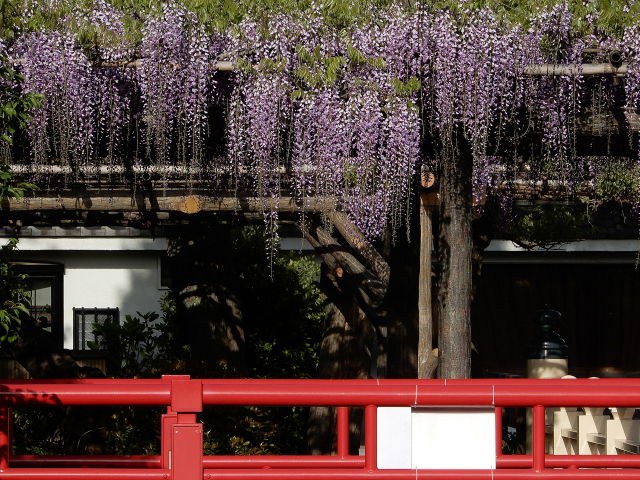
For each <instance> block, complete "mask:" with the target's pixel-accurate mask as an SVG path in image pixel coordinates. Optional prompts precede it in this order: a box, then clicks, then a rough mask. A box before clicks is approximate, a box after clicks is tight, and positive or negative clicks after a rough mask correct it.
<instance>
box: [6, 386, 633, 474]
mask: <svg viewBox="0 0 640 480" xmlns="http://www.w3.org/2000/svg"><path fill="white" fill-rule="evenodd" d="M38 405H148V406H149V405H151V406H153V405H156V406H157V405H160V406H166V407H167V413H165V414H163V415H162V417H161V419H160V422H161V447H160V450H161V451H160V455H157V456H34V455H29V456H27V455H13V454H12V452H11V407H13V406H34V407H37V406H38ZM203 405H265V406H266V405H268V406H335V407H338V409H337V412H338V413H337V427H336V431H337V439H336V450H337V451H336V454H335V455H332V456H310V455H307V456H299V455H296V456H293V455H291V456H286V455H279V456H203V454H202V436H203V434H202V425H201V424H200V423H198V422H197V421H196V415H197V413H199V412H201V411H202V408H203ZM417 405H419V406H489V407H493V408H495V410H496V469H494V470H413V469H411V470H409V469H407V470H379V469H378V468H377V458H376V454H377V445H376V442H377V425H376V421H377V408H378V407H379V406H405V407H406V406H417ZM563 406H583V407H586V406H589V407H613V406H616V407H634V406H640V379H607V380H591V379H589V380H527V379H517V380H485V379H478V380H448V381H446V380H192V379H190V378H189V377H188V376H165V377H163V378H162V379H160V380H49V381H45V380H32V381H24V380H20V381H10V380H6V381H3V382H2V383H0V480H8V479H31V480H38V479H47V480H53V479H73V478H82V479H88V480H102V479H104V480H106V479H113V480H115V479H118V480H128V479H132V480H133V479H150V480H151V479H153V480H155V479H158V480H160V479H162V480H202V479H206V480H209V479H211V480H213V479H221V480H231V479H244V480H266V479H284V480H293V479H301V480H302V479H304V480H316V479H317V480H320V479H334V480H357V479H363V480H364V479H374V478H380V479H383V478H384V479H394V480H414V479H422V478H424V479H430V480H453V479H459V480H494V479H496V480H497V479H505V480H529V479H531V480H534V479H566V480H581V479H585V480H587V479H594V480H595V479H605V478H624V479H638V480H640V456H636V455H616V456H606V455H598V456H596V455H575V456H574V455H563V456H560V455H545V407H563ZM349 407H364V412H365V421H364V430H365V455H364V456H353V455H349V445H348V428H349V424H348V408H349ZM504 407H531V408H532V409H533V443H532V445H533V452H532V454H531V455H503V454H502V451H501V445H502V436H501V435H502V408H504ZM612 468H613V469H614V470H611V469H612Z"/></svg>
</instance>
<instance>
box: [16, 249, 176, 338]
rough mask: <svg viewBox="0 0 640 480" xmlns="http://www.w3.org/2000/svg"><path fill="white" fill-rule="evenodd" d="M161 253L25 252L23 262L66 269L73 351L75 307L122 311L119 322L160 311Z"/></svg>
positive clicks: (67, 316)
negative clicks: (130, 317)
mask: <svg viewBox="0 0 640 480" xmlns="http://www.w3.org/2000/svg"><path fill="white" fill-rule="evenodd" d="M160 253H161V252H160V251H148V250H147V251H42V250H39V251H25V249H24V248H21V253H20V260H33V261H41V262H56V263H61V264H63V265H64V267H65V274H64V280H63V283H64V285H63V290H64V300H63V302H64V304H63V309H64V347H65V348H73V309H74V308H81V307H85V308H94V307H98V308H107V307H108V308H114V307H117V308H119V309H120V319H121V320H123V319H124V318H125V315H127V314H129V315H135V314H136V312H141V313H145V312H150V311H155V312H160V299H161V297H162V295H163V294H164V293H165V292H166V289H164V288H161V287H160V262H159V256H160Z"/></svg>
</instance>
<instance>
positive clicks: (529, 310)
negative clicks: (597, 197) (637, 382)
mask: <svg viewBox="0 0 640 480" xmlns="http://www.w3.org/2000/svg"><path fill="white" fill-rule="evenodd" d="M545 304H547V305H549V306H550V307H551V308H553V309H556V310H559V311H560V312H561V313H562V315H563V325H562V329H561V330H562V334H563V336H564V337H565V339H566V340H567V343H568V344H569V348H570V358H569V370H570V373H572V374H574V375H576V376H581V377H582V376H589V375H596V376H605V375H606V371H603V368H605V367H607V368H609V367H610V371H611V372H614V373H617V372H618V371H619V370H620V371H621V373H624V374H625V375H627V376H640V270H638V269H637V268H636V266H635V265H634V264H633V263H627V264H487V265H484V266H483V269H482V276H481V280H480V282H479V285H478V288H477V290H476V294H475V299H474V304H473V310H472V322H473V323H472V324H473V332H472V336H473V342H474V345H475V347H476V349H477V354H476V355H475V358H474V376H480V375H492V374H495V373H516V374H523V373H524V369H525V363H526V355H527V345H528V343H529V342H530V341H531V339H532V337H533V336H534V335H535V325H534V323H533V316H534V313H535V311H536V310H538V309H540V308H543V307H544V305H545Z"/></svg>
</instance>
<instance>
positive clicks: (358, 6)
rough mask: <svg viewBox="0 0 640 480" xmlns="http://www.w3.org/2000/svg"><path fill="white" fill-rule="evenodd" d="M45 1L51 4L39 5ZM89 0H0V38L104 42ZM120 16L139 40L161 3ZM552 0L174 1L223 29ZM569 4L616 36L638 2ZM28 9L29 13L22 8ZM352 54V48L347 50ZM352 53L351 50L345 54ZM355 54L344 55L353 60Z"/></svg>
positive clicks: (519, 6)
mask: <svg viewBox="0 0 640 480" xmlns="http://www.w3.org/2000/svg"><path fill="white" fill-rule="evenodd" d="M45 3H46V4H51V3H53V6H51V5H47V6H46V7H44V6H43V5H44V4H45ZM93 3H94V2H93V0H58V1H56V2H44V0H0V38H4V39H11V38H12V37H13V36H14V34H15V32H16V31H18V30H21V31H37V30H41V29H49V28H57V27H59V26H60V25H61V24H64V25H66V26H67V27H68V28H71V29H72V31H74V32H75V33H78V34H79V36H80V37H81V38H82V39H83V40H84V41H85V42H86V43H87V47H88V48H90V47H91V46H92V45H95V43H96V42H109V41H110V39H109V33H106V32H101V31H95V27H92V26H91V25H89V24H87V23H86V22H83V21H82V18H81V16H78V15H77V12H78V11H82V10H85V11H87V10H89V9H91V8H92V6H93ZM110 3H111V4H112V5H114V6H115V7H116V8H118V9H119V10H121V11H122V12H123V13H124V14H125V15H126V16H125V25H126V28H125V30H126V34H125V37H126V39H127V40H128V41H131V42H134V43H135V42H136V41H137V40H139V38H140V36H141V34H140V31H141V29H142V24H143V20H144V18H145V17H147V16H148V15H156V14H158V12H159V11H160V10H161V5H162V3H161V2H156V1H152V0H110ZM556 3H557V2H556V0H467V1H462V2H461V1H459V0H416V1H400V0H328V1H324V2H312V1H311V0H181V1H180V4H182V5H184V6H185V7H186V8H188V9H189V10H191V11H193V12H194V13H195V14H196V15H197V16H198V18H199V19H200V20H201V21H202V22H203V23H204V24H205V25H207V26H208V27H209V28H210V29H211V30H212V31H213V30H215V31H223V30H228V29H229V28H233V27H234V26H236V25H238V23H239V22H240V21H242V20H243V19H244V18H247V17H250V18H253V19H256V20H258V21H260V22H264V23H266V22H268V19H269V18H270V17H272V16H273V15H275V14H278V13H286V14H291V15H294V16H298V17H301V18H305V16H307V15H308V13H309V12H310V11H311V10H314V11H318V9H319V10H320V12H321V13H322V15H323V16H324V18H325V21H326V23H327V24H328V25H331V26H337V27H342V28H345V29H348V28H350V27H351V26H352V25H354V24H357V23H359V22H364V21H369V20H372V19H376V18H381V15H380V12H381V10H384V9H388V8H390V7H391V6H400V8H403V9H405V10H407V11H412V10H414V9H415V8H416V7H417V6H418V5H420V4H425V5H427V6H428V7H429V8H432V9H434V10H450V11H453V12H455V13H456V14H458V15H462V16H465V15H468V14H469V13H470V12H473V10H475V9H479V8H490V9H492V10H493V11H495V12H496V13H497V14H498V15H499V16H500V17H502V18H503V19H504V21H505V22H507V23H509V24H513V25H520V26H522V27H524V28H526V27H528V26H529V25H528V22H529V21H530V18H531V12H532V11H533V12H535V11H538V10H540V9H543V8H548V7H550V6H553V5H555V4H556ZM568 3H569V7H570V9H571V10H572V11H573V13H574V14H575V15H574V19H575V20H574V28H575V31H576V34H578V35H589V34H593V33H595V32H592V31H586V28H587V22H586V20H585V18H586V16H587V15H593V14H594V13H595V14H597V15H598V19H597V22H596V25H597V28H598V29H599V30H602V31H604V32H606V33H608V34H612V35H614V36H621V35H622V32H623V30H624V28H625V27H626V26H628V25H630V24H631V23H632V20H633V19H634V18H635V17H637V15H640V4H638V3H636V2H629V1H627V0H593V1H590V2H584V1H582V0H570V1H569V2H568ZM30 8H33V14H32V15H30V16H25V15H24V12H25V11H27V10H28V9H30ZM352 53H356V52H352ZM348 56H349V57H352V55H348ZM357 56H358V55H357V54H356V55H353V58H352V59H351V58H350V60H352V61H353V60H356V59H357Z"/></svg>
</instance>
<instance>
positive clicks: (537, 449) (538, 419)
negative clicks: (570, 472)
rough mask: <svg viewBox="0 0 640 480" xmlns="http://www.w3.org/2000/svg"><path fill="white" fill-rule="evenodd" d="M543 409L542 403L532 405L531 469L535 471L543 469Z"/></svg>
mask: <svg viewBox="0 0 640 480" xmlns="http://www.w3.org/2000/svg"><path fill="white" fill-rule="evenodd" d="M545 434H546V432H545V409H544V405H535V406H534V407H533V442H532V443H533V469H534V470H535V471H536V472H541V471H542V470H544V450H545V448H544V447H545Z"/></svg>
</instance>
